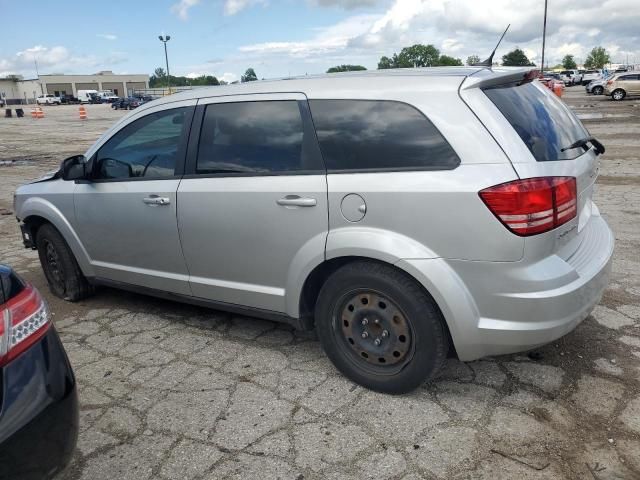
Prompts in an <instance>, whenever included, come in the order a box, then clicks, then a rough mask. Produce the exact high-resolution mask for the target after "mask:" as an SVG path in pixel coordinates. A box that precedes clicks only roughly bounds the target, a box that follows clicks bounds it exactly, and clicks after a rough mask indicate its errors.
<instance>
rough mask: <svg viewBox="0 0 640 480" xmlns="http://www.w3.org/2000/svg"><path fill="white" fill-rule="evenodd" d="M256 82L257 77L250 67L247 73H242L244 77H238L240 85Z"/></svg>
mask: <svg viewBox="0 0 640 480" xmlns="http://www.w3.org/2000/svg"><path fill="white" fill-rule="evenodd" d="M256 80H258V76H257V75H256V72H255V70H254V69H253V68H251V67H249V68H247V71H246V72H244V75H242V77H240V81H241V82H242V83H245V82H255V81H256Z"/></svg>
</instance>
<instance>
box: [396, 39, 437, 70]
mask: <svg viewBox="0 0 640 480" xmlns="http://www.w3.org/2000/svg"><path fill="white" fill-rule="evenodd" d="M439 58H440V50H438V49H437V48H436V47H434V46H433V45H420V44H416V45H412V46H410V47H405V48H403V49H402V50H401V51H400V54H399V55H398V57H397V63H398V65H397V66H398V68H409V67H433V66H436V65H437V64H438V59H439Z"/></svg>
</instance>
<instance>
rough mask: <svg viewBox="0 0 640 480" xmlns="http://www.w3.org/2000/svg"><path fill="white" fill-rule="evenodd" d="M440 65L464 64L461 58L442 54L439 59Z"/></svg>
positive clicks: (456, 65) (453, 65)
mask: <svg viewBox="0 0 640 480" xmlns="http://www.w3.org/2000/svg"><path fill="white" fill-rule="evenodd" d="M438 65H440V66H445V67H458V66H462V60H460V59H459V58H454V57H450V56H449V55H440V58H439V59H438Z"/></svg>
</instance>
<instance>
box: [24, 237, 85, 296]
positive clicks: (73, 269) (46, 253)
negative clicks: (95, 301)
mask: <svg viewBox="0 0 640 480" xmlns="http://www.w3.org/2000/svg"><path fill="white" fill-rule="evenodd" d="M36 246H37V248H38V256H39V257H40V264H41V265H42V270H43V271H44V276H45V277H46V278H47V282H48V283H49V289H50V290H51V293H53V294H54V295H55V296H56V297H59V298H62V299H64V300H68V301H70V302H75V301H78V300H82V299H83V298H86V297H88V296H89V295H90V294H91V293H92V292H93V288H92V287H91V285H90V284H89V282H88V281H87V279H86V277H85V276H84V275H83V274H82V271H81V270H80V267H79V266H78V262H76V259H75V257H74V256H73V253H72V252H71V249H70V248H69V246H68V245H67V242H65V240H64V238H62V235H60V232H58V230H56V229H55V228H54V227H53V226H52V225H49V224H45V225H43V226H41V227H40V228H39V229H38V232H37V234H36Z"/></svg>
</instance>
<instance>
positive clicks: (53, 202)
mask: <svg viewBox="0 0 640 480" xmlns="http://www.w3.org/2000/svg"><path fill="white" fill-rule="evenodd" d="M536 75H537V72H536V71H530V70H526V69H509V68H494V69H486V68H471V67H470V68H434V69H422V70H420V69H411V70H396V71H384V72H364V73H350V74H338V75H330V76H320V77H305V78H301V79H289V80H284V81H261V82H252V83H247V84H242V85H232V86H226V87H213V88H207V89H198V90H192V91H188V92H182V93H179V94H175V95H172V96H170V97H166V98H163V99H161V100H156V101H153V102H150V103H147V104H145V105H143V106H142V107H140V108H138V109H137V110H135V111H134V112H132V113H130V114H129V115H127V116H126V117H124V118H123V119H122V120H120V121H119V122H118V123H117V124H116V125H115V126H113V128H111V129H110V130H109V131H107V132H106V133H105V134H104V135H103V136H102V137H101V138H100V139H99V140H98V141H97V142H96V143H95V144H94V145H93V146H92V147H91V148H90V149H89V150H88V151H87V152H86V153H85V155H83V156H77V157H72V158H69V159H67V160H65V161H64V162H63V164H62V166H61V169H60V170H59V171H58V172H57V173H55V174H52V175H49V176H47V177H44V178H42V179H39V180H38V181H36V182H35V183H30V184H28V185H24V186H22V187H20V188H19V189H18V191H17V193H16V205H15V211H16V214H17V216H18V218H19V220H20V221H21V222H22V225H21V227H22V231H23V237H24V243H25V245H26V246H27V247H29V248H37V249H38V252H39V255H40V260H41V262H42V267H43V269H44V272H45V274H46V277H47V280H48V282H49V284H50V287H51V290H52V292H53V293H54V294H55V295H57V296H59V297H62V298H65V299H67V300H70V301H75V300H79V299H81V298H84V297H86V296H87V295H89V294H90V293H91V292H92V291H93V286H94V285H110V286H114V287H120V288H124V289H130V290H134V291H139V292H142V293H146V294H151V295H158V296H162V297H166V298H170V299H174V300H178V301H184V302H190V303H196V304H199V305H205V306H210V307H213V308H219V309H224V310H229V311H232V312H237V313H244V314H249V315H253V316H256V317H264V318H268V319H272V320H279V321H284V322H287V323H290V324H292V325H295V326H297V327H299V328H306V329H309V328H313V327H314V326H315V328H316V330H317V332H318V335H319V338H320V341H321V342H322V345H323V347H324V349H325V350H326V352H327V355H328V356H329V357H330V359H331V360H332V361H333V363H334V364H335V365H336V367H337V368H338V369H339V370H340V371H342V372H343V373H344V374H345V375H346V376H348V377H349V378H351V379H353V380H354V381H356V382H358V383H360V384H362V385H365V386H367V387H369V388H372V389H376V390H380V391H386V392H404V391H408V390H411V389H413V388H415V387H416V386H417V385H419V384H420V383H421V382H423V381H424V380H426V379H429V378H432V377H433V375H434V374H435V373H436V372H437V371H438V369H439V367H440V366H441V365H442V364H443V362H444V360H445V357H447V354H448V353H451V354H452V355H457V356H458V357H459V358H460V359H461V360H463V361H468V360H474V359H477V358H480V357H483V356H486V355H496V354H504V353H510V352H517V351H522V350H527V349H531V348H533V347H536V346H539V345H542V344H545V343H548V342H550V341H552V340H554V339H556V338H558V337H560V336H562V335H564V334H566V333H567V332H569V331H571V330H572V329H573V328H575V327H576V325H578V324H579V323H580V322H581V321H582V320H583V319H584V318H585V317H586V316H587V315H588V314H589V312H590V311H591V309H592V308H593V306H594V305H595V304H596V303H597V302H598V301H599V299H600V296H601V294H602V291H603V289H604V288H605V286H606V284H607V280H608V273H609V269H610V261H611V256H612V252H613V245H614V240H613V236H612V233H611V231H610V229H609V227H608V226H607V224H606V223H605V221H604V220H603V219H602V217H601V216H600V213H599V211H598V208H597V207H596V206H595V205H594V203H593V202H592V200H591V197H592V191H593V185H594V182H595V179H596V175H597V172H598V160H597V156H598V154H600V153H602V152H603V151H604V148H603V147H602V145H601V144H600V143H599V142H598V141H597V140H596V139H594V138H593V137H590V136H589V133H588V132H587V131H586V129H585V128H584V127H583V126H582V124H581V123H580V121H579V120H578V119H577V118H576V117H575V115H574V114H573V113H572V112H571V111H570V110H569V109H568V108H567V107H566V106H565V105H564V104H563V103H562V101H561V100H559V99H558V98H556V97H555V96H554V95H553V94H552V93H551V92H550V91H549V90H548V89H546V88H544V87H542V86H541V85H540V84H539V83H538V81H537V80H534V78H535V77H536Z"/></svg>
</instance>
